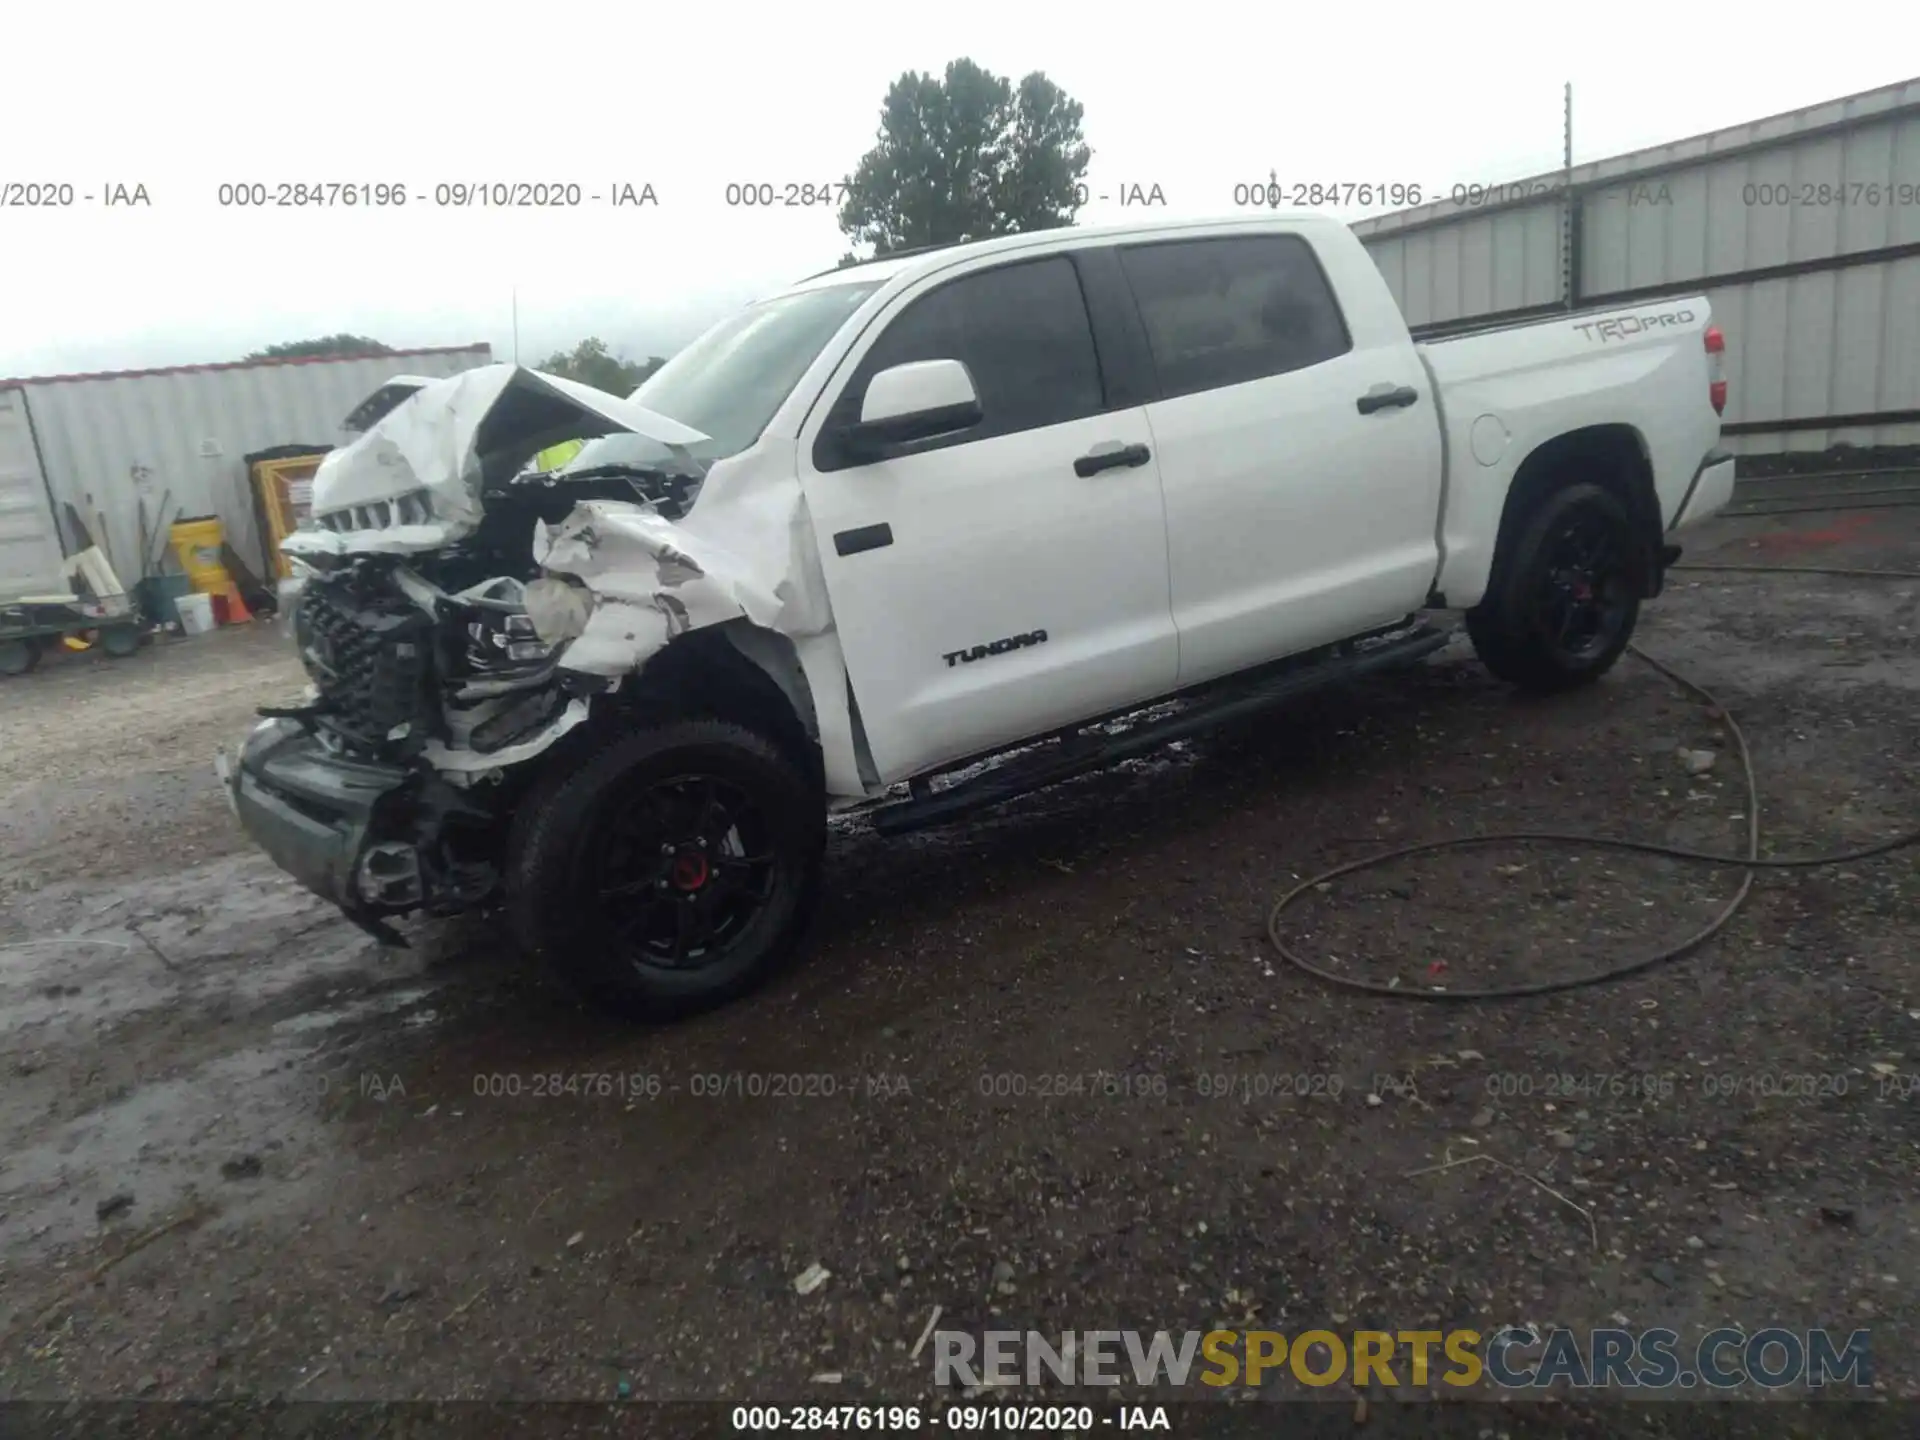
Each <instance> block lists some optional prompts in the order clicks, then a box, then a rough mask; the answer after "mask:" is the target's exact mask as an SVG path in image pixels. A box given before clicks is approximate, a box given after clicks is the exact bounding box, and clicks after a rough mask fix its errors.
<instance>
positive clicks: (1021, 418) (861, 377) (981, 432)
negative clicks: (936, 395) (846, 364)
mask: <svg viewBox="0 0 1920 1440" xmlns="http://www.w3.org/2000/svg"><path fill="white" fill-rule="evenodd" d="M914 360H961V361H964V362H965V363H966V366H967V369H968V370H970V371H972V372H973V383H974V385H975V387H976V388H977V389H978V390H979V392H980V409H981V413H982V417H983V418H982V420H981V423H980V424H978V425H976V426H974V427H973V429H971V430H967V431H963V432H962V433H960V434H958V435H956V436H954V437H953V440H952V441H951V442H949V443H953V444H961V443H965V442H968V441H973V440H986V439H990V438H991V437H993V436H995V435H1011V434H1015V433H1017V432H1018V431H1021V430H1037V429H1039V428H1041V427H1042V426H1045V425H1060V424H1063V423H1065V422H1066V421H1069V420H1079V419H1082V418H1084V417H1086V416H1088V415H1097V414H1099V413H1100V411H1101V410H1102V409H1104V408H1105V404H1106V397H1105V392H1104V391H1103V389H1102V386H1101V383H1100V363H1099V360H1098V358H1097V357H1096V355H1095V353H1094V348H1093V329H1092V327H1091V325H1090V324H1089V322H1088V320H1087V304H1086V300H1085V299H1084V298H1083V297H1082V295H1081V293H1080V279H1079V276H1078V275H1077V274H1076V273H1075V271H1074V268H1073V263H1072V262H1071V261H1070V260H1068V259H1067V258H1066V257H1065V256H1053V257H1050V258H1048V259H1045V260H1027V261H1022V262H1020V263H1019V264H1016V265H1003V266H1000V267H999V268H997V269H993V270H982V271H978V272H976V273H974V274H971V275H963V276H961V277H960V278H959V279H957V280H953V281H950V282H948V283H947V284H945V285H942V286H941V287H940V288H939V289H938V290H935V291H933V292H932V293H931V294H928V295H924V296H922V297H921V298H920V299H918V300H916V301H914V302H913V303H912V304H911V305H909V306H908V307H907V308H906V309H905V310H903V311H901V312H900V314H899V315H898V316H896V317H895V318H894V320H893V322H892V323H891V324H889V325H888V326H887V328H886V331H885V333H883V334H882V335H881V336H880V338H879V340H878V341H876V342H875V343H874V346H873V348H872V349H871V350H869V351H868V352H867V353H866V355H865V357H864V358H863V359H862V360H861V362H860V367H859V369H858V370H856V371H855V372H854V376H853V379H852V380H851V381H849V382H848V384H847V388H846V389H845V390H843V391H842V392H841V394H840V398H839V399H838V400H837V401H836V402H835V403H834V407H833V411H832V414H831V415H830V416H829V417H828V420H827V425H826V428H825V429H824V430H823V431H822V432H821V437H820V438H821V442H822V443H821V445H820V447H819V449H818V450H817V451H816V457H815V463H816V465H817V466H818V467H819V468H820V469H822V470H837V469H839V468H841V466H842V464H843V463H844V462H843V461H841V460H840V458H839V457H838V454H837V451H836V450H835V448H834V446H833V445H832V441H831V437H832V434H833V431H834V429H835V428H836V427H838V426H840V425H848V424H852V423H853V422H854V421H857V420H858V419H859V418H860V403H861V401H862V400H863V399H864V398H865V396H866V393H867V381H868V380H870V379H871V378H872V377H873V376H874V375H876V374H878V373H879V372H880V371H882V370H885V369H888V368H890V367H892V366H894V365H905V364H907V363H909V362H910V361H914ZM935 448H937V447H935Z"/></svg>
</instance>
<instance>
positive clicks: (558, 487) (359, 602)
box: [222, 365, 844, 943]
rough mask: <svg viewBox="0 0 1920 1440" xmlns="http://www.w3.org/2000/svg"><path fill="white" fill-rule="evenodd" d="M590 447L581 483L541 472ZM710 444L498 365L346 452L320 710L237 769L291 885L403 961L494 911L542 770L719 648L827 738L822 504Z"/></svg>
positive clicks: (294, 713)
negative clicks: (804, 659)
mask: <svg viewBox="0 0 1920 1440" xmlns="http://www.w3.org/2000/svg"><path fill="white" fill-rule="evenodd" d="M574 439H580V440H584V441H585V442H586V443H585V445H584V446H583V447H582V448H581V449H580V450H579V451H578V452H577V453H576V454H574V455H573V456H572V458H570V459H569V460H567V461H566V463H564V464H562V465H560V466H559V467H557V468H555V469H552V470H548V471H540V470H535V469H532V468H529V461H530V460H531V459H532V457H534V456H535V455H537V454H539V453H540V452H541V450H542V449H544V448H545V447H548V446H552V445H557V444H559V443H560V442H562V441H566V440H574ZM707 441H708V437H707V436H706V435H705V434H703V433H702V432H701V431H698V430H695V429H693V428H691V427H689V426H686V425H683V424H681V423H680V422H678V421H675V420H673V419H671V418H669V417H667V416H665V415H661V414H658V413H657V412H655V411H652V410H649V409H647V408H646V407H644V406H641V405H639V404H636V403H635V402H633V401H631V400H622V399H620V398H619V397H617V396H614V395H609V394H607V393H606V392H604V391H599V390H595V389H593V388H592V387H590V386H586V385H581V384H578V383H576V382H573V381H568V380H564V379H561V378H559V377H556V376H551V375H544V374H540V373H538V372H535V371H531V370H526V369H523V368H521V367H518V366H514V365H495V366H485V367H481V368H479V369H476V370H471V371H466V372H463V373H461V374H459V375H456V376H452V377H449V378H446V379H442V380H436V381H433V382H431V383H427V384H423V385H422V386H420V388H418V389H417V390H414V391H412V392H410V393H407V394H405V395H404V396H403V398H401V399H400V400H399V401H398V402H397V403H396V404H394V405H393V407H392V408H391V409H390V410H388V411H385V412H383V413H382V414H381V415H380V416H379V418H378V419H377V420H375V421H374V422H373V423H372V424H371V426H370V427H369V428H368V429H367V430H366V431H365V432H364V433H362V434H360V435H358V436H357V437H356V438H355V439H354V440H353V441H352V442H350V443H349V444H347V445H344V446H342V447H341V448H339V449H337V450H334V451H331V452H329V453H328V455H327V456H326V458H325V459H324V460H323V461H322V462H321V465H320V468H319V470H318V471H317V472H316V474H315V476H314V491H313V511H312V513H313V520H314V524H313V525H312V526H310V527H307V528H302V529H300V530H297V531H295V532H294V534H292V535H291V536H289V537H288V538H287V540H286V541H285V542H284V544H283V546H282V548H283V550H284V551H285V553H286V554H287V555H288V556H289V557H291V558H292V559H293V560H294V561H295V562H296V566H295V568H296V571H297V574H298V587H297V589H298V593H297V596H296V597H295V598H294V599H293V602H292V604H291V607H290V610H291V619H292V629H293V637H294V641H295V643H296V645H297V648H298V651H299V654H300V658H301V661H302V664H303V666H304V667H305V669H306V671H307V674H308V676H309V678H310V679H311V681H312V686H311V690H310V694H309V696H308V697H307V699H306V701H305V703H303V704H301V705H299V706H296V707H291V708H286V709H268V710H262V711H261V712H260V713H261V716H262V723H261V724H260V725H258V726H256V727H255V729H254V730H253V732H252V733H251V734H250V735H249V736H248V737H247V739H246V741H245V743H244V744H243V746H242V747H241V750H240V752H239V754H238V756H237V757H235V759H234V761H233V762H232V763H231V764H227V762H224V761H223V762H222V763H223V764H225V765H226V768H225V769H224V770H223V772H222V773H223V774H225V775H226V776H227V777H228V784H229V787H230V794H231V796H232V798H233V801H234V805H235V809H236V812H237V814H238V815H239V816H240V819H241V823H242V824H243V825H244V826H245V827H246V828H247V830H248V832H249V833H250V834H251V835H252V836H253V837H254V839H255V840H256V841H257V842H258V843H259V844H260V845H261V846H262V847H263V848H264V849H266V850H267V851H268V853H269V854H271V855H272V856H273V858H274V860H275V862H276V863H277V864H278V865H279V866H280V868H282V869H283V870H285V871H287V872H288V873H289V874H292V875H294V876H296V877H297V878H299V879H300V880H301V881H302V882H303V883H305V884H307V885H308V886H309V887H310V888H312V889H313V890H315V891H316V892H317V893H319V894H321V895H324V896H326V897H328V898H329V899H331V900H333V901H335V902H336V903H337V904H339V905H340V906H341V908H342V909H343V910H344V911H345V912H346V914H347V915H348V916H349V917H350V918H352V919H353V920H354V921H355V922H356V923H358V924H361V925H363V926H365V927H366V928H367V929H369V930H370V931H372V932H373V933H375V934H377V935H380V937H381V938H382V939H383V940H386V941H388V942H389V943H394V942H396V940H397V937H396V936H395V935H394V934H393V932H391V930H390V929H389V928H388V927H387V926H386V923H385V922H386V917H390V916H393V915H397V914H401V913H405V912H407V911H411V910H416V909H424V910H426V911H428V912H430V913H454V912H456V911H459V910H462V909H465V908H468V907H470V906H471V905H473V904H475V903H478V902H479V901H481V900H483V899H485V898H486V897H487V895H489V894H490V893H492V892H493V891H494V890H495V889H496V887H497V886H498V884H499V881H500V877H501V875H502V873H503V863H504V862H503V856H504V847H505V845H506V842H507V839H508V832H509V830H510V827H509V826H508V825H507V824H506V822H507V820H508V819H509V818H510V817H511V816H512V815H513V814H514V813H516V812H515V807H516V805H517V804H518V803H519V801H520V799H521V798H522V797H523V796H524V795H525V794H526V793H527V792H528V790H529V788H530V787H532V786H533V785H535V784H536V783H537V781H538V779H539V777H540V776H541V775H542V774H543V773H546V772H547V766H548V764H549V760H548V759H547V758H543V757H549V756H550V753H551V752H553V751H554V749H555V747H556V746H557V745H558V743H559V742H560V741H561V740H562V739H563V738H564V737H566V736H567V735H568V734H569V733H570V732H571V731H573V730H574V729H575V727H578V726H581V725H583V724H585V723H586V722H587V721H588V720H589V719H590V718H591V717H593V716H594V715H595V714H598V713H603V712H605V711H606V709H607V701H608V698H611V693H610V692H616V691H623V690H624V689H625V688H626V687H628V686H631V685H637V684H639V683H641V682H642V680H643V672H647V673H651V671H650V666H651V665H652V662H653V661H654V659H655V658H656V657H658V656H660V655H661V654H662V652H663V651H665V650H666V648H667V647H668V645H669V644H670V643H671V642H673V641H675V640H677V639H679V638H681V637H683V636H685V635H687V634H689V633H690V632H693V631H696V630H701V629H704V628H707V627H725V628H724V629H722V630H721V631H720V632H719V633H721V634H724V635H726V636H727V637H728V639H729V640H731V642H732V646H731V648H733V649H735V650H739V651H740V652H741V653H742V654H744V655H746V657H747V663H748V664H749V665H750V667H757V668H755V673H756V674H759V675H763V676H765V677H768V678H767V679H766V681H765V683H766V684H768V685H770V686H773V687H775V690H774V693H775V694H776V695H782V694H783V695H784V696H785V700H784V701H783V703H784V704H787V705H789V706H790V707H791V712H792V713H793V714H795V715H798V716H800V717H803V719H802V721H801V722H797V723H806V724H811V723H812V717H813V715H814V708H813V706H812V703H811V694H812V691H811V690H810V688H809V682H808V680H807V679H806V678H805V677H803V676H802V674H801V661H800V660H799V658H798V655H797V651H796V650H795V648H794V647H796V646H801V645H805V644H807V643H808V642H809V640H810V638H811V637H816V636H822V635H824V634H826V633H827V632H829V631H830V629H831V626H832V614H831V609H830V607H829V606H828V605H827V603H826V597H825V590H824V585H823V583H822V580H821V577H820V574H819V562H818V556H817V553H816V552H815V550H814V548H813V539H812V532H811V526H810V522H809V520H808V517H807V512H806V506H805V502H804V499H803V497H802V495H801V493H800V491H799V488H798V485H797V482H796V481H795V479H794V478H793V476H792V473H791V470H790V468H783V471H782V473H781V474H779V475H778V476H776V477H773V478H771V479H769V478H768V477H766V476H756V475H753V474H751V473H750V472H749V473H742V471H741V467H740V466H739V465H738V464H737V463H734V462H730V461H728V460H717V461H712V462H709V461H707V460H705V459H701V458H696V457H695V456H694V455H693V454H692V453H691V449H690V447H692V446H696V445H703V444H706V443H707ZM783 646H784V647H787V648H785V649H784V650H783V649H782V648H781V647H783ZM689 653H691V652H689ZM699 653H702V654H710V653H711V652H710V651H703V652H699ZM834 653H836V654H837V652H834ZM822 673H823V675H824V676H826V677H827V678H828V681H829V683H830V684H837V685H838V686H839V687H841V688H844V679H842V678H840V672H839V671H838V670H837V669H834V668H828V669H826V670H824V671H823V672H822ZM603 697H607V698H603ZM624 698H625V697H624V696H622V697H621V700H624ZM614 703H615V704H616V705H618V704H620V703H621V701H620V700H616V701H614ZM536 762H538V763H536Z"/></svg>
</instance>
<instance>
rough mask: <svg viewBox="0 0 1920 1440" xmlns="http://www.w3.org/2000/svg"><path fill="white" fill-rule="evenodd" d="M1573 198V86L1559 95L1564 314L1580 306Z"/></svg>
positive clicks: (1578, 260)
mask: <svg viewBox="0 0 1920 1440" xmlns="http://www.w3.org/2000/svg"><path fill="white" fill-rule="evenodd" d="M1578 203H1579V202H1578V201H1577V200H1576V199H1575V198H1574V194H1573V82H1572V81H1571V80H1569V81H1567V82H1566V85H1565V87H1564V88H1563V90H1562V92H1561V122H1560V303H1561V305H1562V307H1563V308H1565V309H1568V310H1573V309H1577V308H1578V307H1579V303H1580V275H1579V265H1580V257H1579V256H1578V255H1577V254H1576V253H1575V229H1576V224H1577V218H1576V216H1575V213H1574V211H1575V207H1576V206H1577V205H1578Z"/></svg>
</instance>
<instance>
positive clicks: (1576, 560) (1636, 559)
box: [1467, 483, 1645, 692]
mask: <svg viewBox="0 0 1920 1440" xmlns="http://www.w3.org/2000/svg"><path fill="white" fill-rule="evenodd" d="M1641 548H1642V547H1641V544H1640V540H1639V537H1638V535H1637V534H1636V532H1635V529H1634V525H1633V521H1632V518H1631V517H1630V516H1629V515H1628V514H1627V510H1626V507H1625V506H1624V505H1622V504H1621V503H1620V501H1619V499H1618V498H1616V497H1615V495H1614V494H1613V492H1612V491H1610V490H1607V489H1605V488H1604V487H1602V486H1599V485H1592V484H1584V483H1583V484H1577V485H1569V486H1567V487H1566V488H1564V489H1561V490H1556V491H1554V492H1553V493H1551V494H1550V495H1547V496H1545V497H1544V498H1543V499H1542V500H1541V501H1540V502H1539V504H1538V505H1537V506H1536V507H1535V509H1534V510H1533V513H1532V514H1531V515H1529V516H1528V517H1527V518H1526V519H1525V520H1524V521H1523V522H1522V524H1521V526H1520V529H1519V530H1518V531H1517V532H1516V538H1515V543H1514V545H1513V548H1512V550H1511V551H1510V552H1509V553H1508V554H1507V555H1506V556H1504V557H1503V559H1502V561H1501V563H1499V564H1498V565H1497V567H1496V571H1495V575H1494V583H1493V585H1492V587H1491V588H1490V589H1489V592H1488V594H1487V597H1486V599H1485V600H1483V601H1482V602H1481V603H1480V604H1479V605H1478V606H1477V607H1475V608H1474V609H1473V610H1470V611H1469V612H1467V633H1468V634H1469V635H1470V636H1472V638H1473V648H1474V650H1475V651H1476V653H1478V655H1479V656H1480V659H1481V661H1482V663H1484V664H1485V665H1486V667H1487V668H1488V669H1489V670H1491V671H1492V672H1493V673H1494V674H1495V675H1497V676H1499V677H1500V678H1501V679H1502V680H1506V681H1508V682H1509V683H1511V684H1514V685H1518V686H1520V687H1521V688H1522V689H1526V690H1532V691H1536V692H1552V691H1556V690H1566V689H1569V688H1571V687H1573V686H1576V685H1584V684H1587V683H1589V682H1591V681H1593V680H1597V679H1598V678H1599V677H1600V676H1602V675H1604V674H1606V672H1607V671H1608V670H1609V669H1611V668H1612V667H1613V664H1614V662H1615V661H1616V660H1618V659H1619V658H1620V655H1621V652H1622V651H1624V650H1625V649H1626V648H1627V642H1628V641H1629V640H1631V639H1632V638H1633V629H1634V625H1635V624H1636V623H1637V622H1638V620H1639V616H1640V595H1641V591H1642V577H1643V574H1644V571H1645V565H1644V563H1643V557H1642V556H1641V554H1640V551H1641Z"/></svg>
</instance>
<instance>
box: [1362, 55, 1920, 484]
mask: <svg viewBox="0 0 1920 1440" xmlns="http://www.w3.org/2000/svg"><path fill="white" fill-rule="evenodd" d="M1353 228H1354V231H1355V232H1356V233H1357V234H1358V235H1359V236H1360V237H1361V239H1362V240H1364V241H1365V242H1366V245H1367V248H1368V249H1369V250H1370V251H1371V252H1372V253H1373V257H1374V259H1375V261H1376V262H1377V263H1378V264H1379V266H1380V270H1381V273H1382V274H1383V275H1385V276H1386V279H1387V284H1388V286H1389V287H1390V288H1391V289H1392V290H1393V293H1394V294H1395V296H1396V297H1398V299H1399V301H1400V303H1401V305H1402V306H1403V307H1404V308H1405V310H1406V311H1407V318H1408V319H1409V320H1410V321H1411V322H1412V323H1413V324H1414V326H1415V333H1416V334H1423V335H1439V334H1445V333H1447V331H1448V329H1449V328H1450V327H1453V326H1458V325H1460V324H1462V323H1478V322H1484V321H1488V320H1496V319H1503V318H1504V319H1515V320H1518V319H1523V318H1527V317H1530V316H1539V315H1547V314H1551V313H1553V312H1555V311H1557V310H1561V309H1587V308H1591V307H1594V306H1612V305H1620V304H1629V303H1631V302H1633V301H1636V300H1641V299H1652V298H1655V297H1658V296H1670V295H1680V294H1691V293H1698V292H1704V293H1705V294H1706V295H1707V297H1708V298H1709V300H1710V301H1711V302H1712V305H1713V312H1714V319H1715V320H1716V321H1717V322H1718V323H1719V324H1720V325H1721V327H1722V328H1723V329H1724V330H1725V332H1726V336H1727V357H1726V364H1727V379H1728V381H1729V382H1730V384H1729V391H1730V396H1729V400H1728V405H1727V413H1726V425H1725V432H1726V435H1727V437H1728V441H1727V443H1728V445H1729V448H1732V449H1734V450H1736V451H1738V452H1740V453H1744V454H1770V453H1774V452H1779V451H1787V450H1824V449H1827V448H1828V447H1829V446H1832V445H1836V444H1841V443H1846V444H1851V445H1859V446H1907V445H1915V444H1920V79H1916V80H1910V81H1906V82H1903V83H1901V84H1898V85H1888V86H1885V87H1883V88H1881V89H1878V90H1869V91H1866V92H1864V93H1862V94H1859V95H1850V96H1847V97H1845V98H1843V99H1839V100H1833V101H1829V102H1828V103H1826V104H1822V105H1813V106H1809V107H1808V108H1806V109H1804V110H1796V111H1793V112H1791V113H1789V114H1785V115H1775V116H1772V117H1769V118H1767V119H1764V120H1756V121H1753V122H1752V123H1750V124H1746V125H1738V126H1734V127H1733V128H1731V129H1727V130H1719V131H1715V132H1714V133H1713V134H1710V135H1701V136H1696V137H1695V138H1693V139H1690V140H1680V141H1676V142H1674V143H1672V144H1669V145H1662V146H1657V147H1655V148H1653V149H1649V150H1640V151H1636V152H1634V153H1633V154H1631V155H1621V156H1617V157H1615V158H1613V159H1610V160H1598V161H1594V162H1592V163H1590V164H1586V165H1579V166H1575V167H1574V168H1573V169H1572V170H1570V171H1566V172H1560V173H1555V174H1552V175H1544V176H1535V177H1532V178H1531V179H1527V180H1521V181H1517V182H1515V183H1514V184H1512V185H1508V186H1503V187H1492V188H1491V189H1489V190H1487V191H1486V192H1484V193H1473V192H1467V193H1462V192H1456V193H1455V194H1454V195H1451V196H1448V197H1445V198H1443V199H1441V200H1439V201H1438V202H1435V203H1430V204H1427V205H1423V206H1420V207H1418V208H1416V209H1412V210H1402V211H1397V212H1395V213H1394V214H1391V215H1382V216H1378V217H1375V218H1373V219H1368V220H1363V221H1360V222H1359V223H1357V224H1356V225H1355V226H1354V227H1353Z"/></svg>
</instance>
